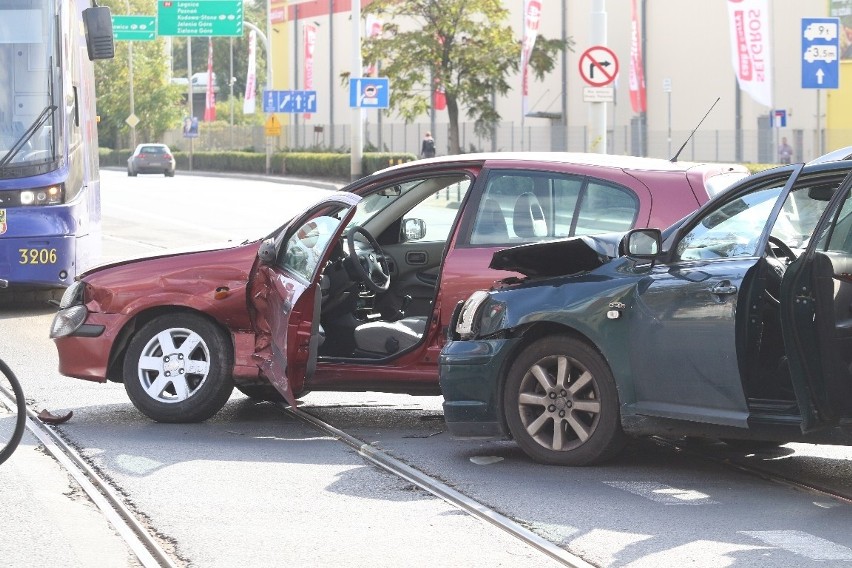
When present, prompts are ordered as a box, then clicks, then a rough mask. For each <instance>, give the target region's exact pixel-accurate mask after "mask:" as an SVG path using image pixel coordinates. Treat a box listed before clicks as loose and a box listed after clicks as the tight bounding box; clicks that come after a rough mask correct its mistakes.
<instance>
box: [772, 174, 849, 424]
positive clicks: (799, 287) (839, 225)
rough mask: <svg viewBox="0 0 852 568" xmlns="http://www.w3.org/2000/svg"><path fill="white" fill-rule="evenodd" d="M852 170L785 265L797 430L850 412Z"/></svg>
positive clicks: (784, 308)
mask: <svg viewBox="0 0 852 568" xmlns="http://www.w3.org/2000/svg"><path fill="white" fill-rule="evenodd" d="M850 191H852V173H850V174H849V175H847V177H846V179H844V180H843V183H842V184H841V185H840V187H839V188H838V189H837V191H835V192H834V194H833V195H828V194H827V195H825V199H826V200H828V199H830V202H829V205H828V207H827V208H826V210H825V212H824V213H823V216H822V218H821V219H820V221H819V223H818V224H817V228H816V230H815V231H814V233H813V235H812V236H811V239H810V242H809V244H808V247H807V249H806V251H805V253H804V254H803V255H802V256H800V257H799V258H798V259H796V261H794V262H793V263H792V264H790V266H789V267H788V268H787V272H786V274H785V276H784V280H783V282H782V287H781V326H782V329H783V334H784V346H785V349H786V351H787V358H788V361H789V364H790V372H791V375H792V380H793V389H794V391H795V393H796V398H797V399H798V403H799V408H800V411H801V414H802V431H803V432H809V431H813V430H819V429H822V428H827V427H831V426H834V425H836V424H838V423H840V422H841V421H843V420H844V419H847V418H849V417H850V416H852V198H850Z"/></svg>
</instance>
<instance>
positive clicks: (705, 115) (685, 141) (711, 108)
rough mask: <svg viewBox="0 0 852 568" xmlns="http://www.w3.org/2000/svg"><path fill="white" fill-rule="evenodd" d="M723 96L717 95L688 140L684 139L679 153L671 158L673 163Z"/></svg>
mask: <svg viewBox="0 0 852 568" xmlns="http://www.w3.org/2000/svg"><path fill="white" fill-rule="evenodd" d="M721 98H722V97H716V100H715V101H714V102H713V104H712V105H710V108H709V109H708V110H707V112H706V113H705V114H704V117H703V118H702V119H701V120H699V121H698V124H697V125H696V126H695V128H694V129H693V130H692V132H690V133H689V136H688V137H687V138H686V140H684V142H683V146H681V147H680V150H678V151H677V154H675V155H674V156H672V159H671V160H669V161H670V162H671V163H675V162H677V157H678V156H680V153H681V152H683V149H684V148H686V145H687V144H688V143H689V141H690V140H692V137H693V136H694V135H695V133H696V132H697V131H698V129H699V128H701V123H702V122H704V119H705V118H707V115H708V114H710V111H711V110H713V107H714V106H716V103H718V102H719V99H721Z"/></svg>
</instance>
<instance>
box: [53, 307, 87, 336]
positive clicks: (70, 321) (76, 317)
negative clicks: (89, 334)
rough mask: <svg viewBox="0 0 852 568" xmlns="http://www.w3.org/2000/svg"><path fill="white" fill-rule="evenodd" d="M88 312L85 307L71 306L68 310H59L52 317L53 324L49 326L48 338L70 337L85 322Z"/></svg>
mask: <svg viewBox="0 0 852 568" xmlns="http://www.w3.org/2000/svg"><path fill="white" fill-rule="evenodd" d="M87 315H88V310H86V306H81V305H77V306H71V307H70V308H65V309H61V310H59V311H58V312H56V315H55V316H53V323H52V324H51V326H50V337H51V338H57V337H65V336H66V335H71V334H72V333H74V332H75V331H77V330H78V329H80V326H81V325H83V322H85V321H86V316H87Z"/></svg>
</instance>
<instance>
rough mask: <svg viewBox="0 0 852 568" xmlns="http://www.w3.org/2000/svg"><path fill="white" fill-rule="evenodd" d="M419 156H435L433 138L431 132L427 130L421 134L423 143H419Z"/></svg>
mask: <svg viewBox="0 0 852 568" xmlns="http://www.w3.org/2000/svg"><path fill="white" fill-rule="evenodd" d="M420 157H421V158H434V157H435V139H434V138H432V133H431V132H427V133H426V134H424V135H423V143H422V144H421V145H420Z"/></svg>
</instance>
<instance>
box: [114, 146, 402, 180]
mask: <svg viewBox="0 0 852 568" xmlns="http://www.w3.org/2000/svg"><path fill="white" fill-rule="evenodd" d="M99 154H100V163H101V165H102V166H118V167H126V166H127V158H128V157H130V154H132V151H131V150H111V149H109V148H101V149H100V152H99ZM174 156H175V161H176V162H177V169H178V170H188V169H189V153H188V152H174ZM414 159H416V156H414V155H413V154H406V153H389V152H372V153H365V154H364V156H363V160H362V172H363V173H364V175H369V174H371V173H373V172H377V171H379V170H381V169H384V168H386V167H388V166H392V165H396V164H402V163H405V162H410V161H412V160H414ZM350 162H351V157H350V155H349V154H332V153H326V154H323V153H318V152H286V153H276V154H273V155H272V157H271V164H270V169H271V173H273V174H279V175H280V174H287V175H292V176H303V177H320V178H328V179H340V180H349V178H350V173H349V172H350V170H351V163H350ZM192 169H193V170H201V171H212V172H243V173H255V174H262V173H264V172H265V171H266V154H260V153H257V152H236V151H233V152H193V153H192Z"/></svg>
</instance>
